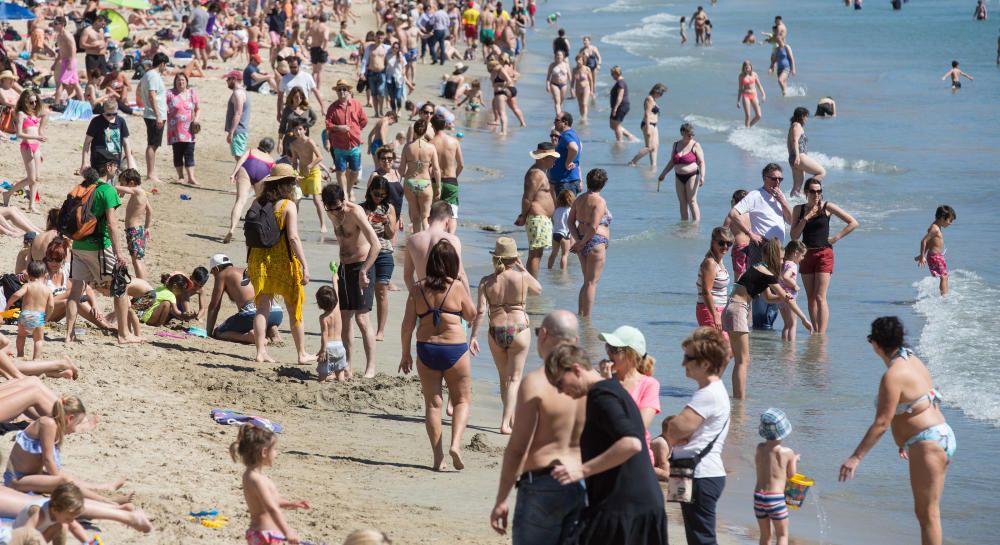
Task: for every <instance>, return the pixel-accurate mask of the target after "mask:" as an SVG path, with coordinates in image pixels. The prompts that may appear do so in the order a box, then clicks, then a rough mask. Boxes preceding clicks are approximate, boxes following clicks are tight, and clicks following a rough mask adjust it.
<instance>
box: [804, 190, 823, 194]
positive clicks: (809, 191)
mask: <svg viewBox="0 0 1000 545" xmlns="http://www.w3.org/2000/svg"><path fill="white" fill-rule="evenodd" d="M806 193H810V194H813V195H822V194H823V190H822V189H807V190H806Z"/></svg>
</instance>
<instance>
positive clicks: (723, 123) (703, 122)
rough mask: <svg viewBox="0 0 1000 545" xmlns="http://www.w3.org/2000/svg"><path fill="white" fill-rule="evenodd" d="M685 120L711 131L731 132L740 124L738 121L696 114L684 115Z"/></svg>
mask: <svg viewBox="0 0 1000 545" xmlns="http://www.w3.org/2000/svg"><path fill="white" fill-rule="evenodd" d="M684 121H687V122H688V123H690V124H692V125H694V126H695V127H696V128H699V129H706V130H709V131H711V132H729V131H732V130H735V129H737V128H738V127H739V126H740V123H739V122H738V121H730V120H725V119H716V118H714V117H707V116H704V115H694V114H689V115H686V116H684Z"/></svg>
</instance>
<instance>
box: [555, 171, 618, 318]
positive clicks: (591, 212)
mask: <svg viewBox="0 0 1000 545" xmlns="http://www.w3.org/2000/svg"><path fill="white" fill-rule="evenodd" d="M607 183H608V173H607V172H605V171H604V169H603V168H595V169H593V170H591V171H590V172H588V173H587V192H586V193H584V194H583V195H580V196H579V197H577V199H576V200H575V201H573V206H572V208H570V210H569V219H567V220H566V223H567V224H568V225H569V229H570V231H571V233H572V234H573V238H574V239H575V240H576V243H575V244H573V247H572V248H570V251H571V252H573V253H574V254H577V255H578V256H579V257H580V268H581V269H583V286H581V287H580V295H579V297H578V305H579V310H578V311H577V313H578V314H579V315H580V316H590V311H591V309H593V308H594V298H595V297H596V296H597V282H598V281H599V280H600V279H601V272H603V271H604V262H605V260H606V258H607V249H608V244H609V243H610V242H611V219H612V217H611V211H609V210H608V203H607V202H606V201H605V200H604V197H602V196H601V190H602V189H604V186H605V185H606V184H607Z"/></svg>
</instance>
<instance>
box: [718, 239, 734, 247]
mask: <svg viewBox="0 0 1000 545" xmlns="http://www.w3.org/2000/svg"><path fill="white" fill-rule="evenodd" d="M715 243H716V244H718V245H719V246H722V247H723V248H728V247H730V246H732V245H733V241H731V240H716V241H715Z"/></svg>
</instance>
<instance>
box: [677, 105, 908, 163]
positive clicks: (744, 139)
mask: <svg viewBox="0 0 1000 545" xmlns="http://www.w3.org/2000/svg"><path fill="white" fill-rule="evenodd" d="M691 117H694V116H691ZM685 119H687V118H685ZM736 125H737V127H736V128H735V129H734V130H732V132H730V133H729V136H728V137H726V141H728V142H729V143H730V144H732V145H734V146H736V147H738V148H740V149H741V150H743V151H746V152H748V153H751V154H753V155H754V156H756V157H759V158H761V159H764V160H767V161H774V162H777V163H783V162H786V161H788V145H787V142H786V137H787V135H786V133H785V132H784V131H781V130H778V129H765V128H762V127H760V126H759V125H758V126H756V127H751V128H749V129H747V128H743V127H741V126H740V125H741V124H740V123H736ZM710 130H711V129H710ZM716 132H723V131H716ZM809 157H812V158H813V159H815V160H816V161H817V162H818V163H819V164H821V165H823V167H824V168H826V169H827V170H858V171H865V172H875V173H880V174H896V173H900V172H903V169H901V168H899V167H898V166H896V165H889V164H886V163H880V162H878V161H869V160H867V159H846V158H844V157H838V156H836V155H827V154H825V153H820V152H816V151H812V150H810V151H809Z"/></svg>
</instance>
